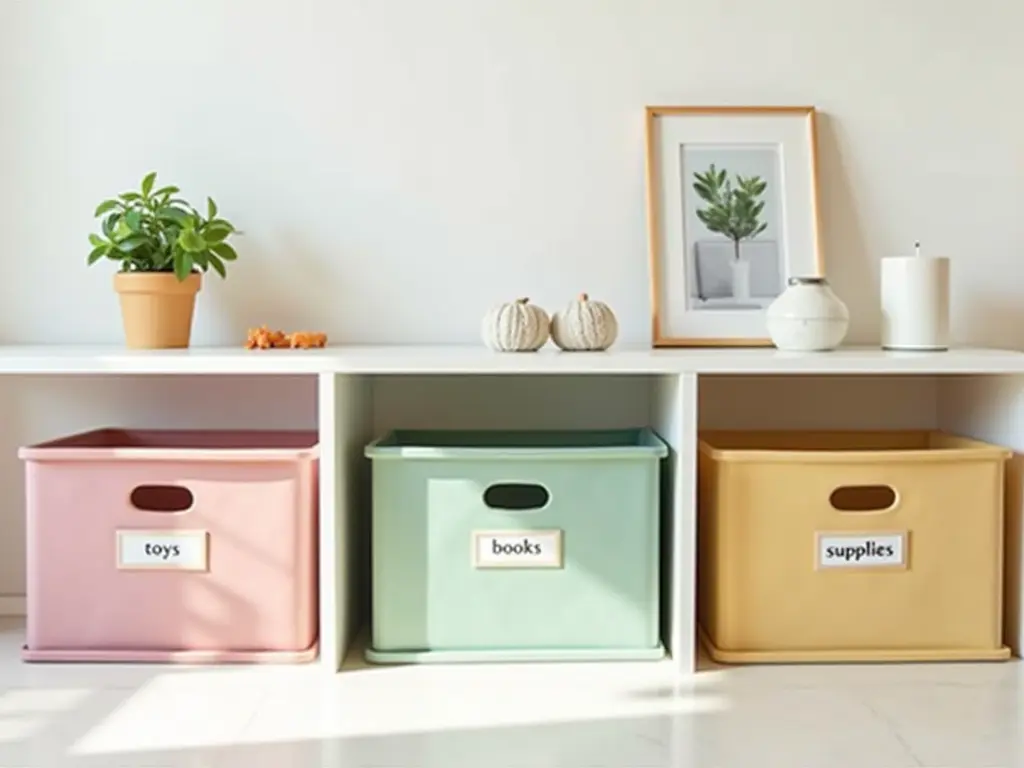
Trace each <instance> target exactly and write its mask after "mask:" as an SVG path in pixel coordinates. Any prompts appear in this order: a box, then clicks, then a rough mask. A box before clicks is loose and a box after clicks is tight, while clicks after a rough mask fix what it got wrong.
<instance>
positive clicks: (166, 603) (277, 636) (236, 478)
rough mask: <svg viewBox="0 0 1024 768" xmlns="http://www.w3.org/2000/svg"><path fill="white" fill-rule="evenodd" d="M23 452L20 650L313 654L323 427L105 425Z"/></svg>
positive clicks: (201, 656) (295, 658) (147, 655)
mask: <svg viewBox="0 0 1024 768" xmlns="http://www.w3.org/2000/svg"><path fill="white" fill-rule="evenodd" d="M18 455H19V457H20V458H22V459H24V460H25V478H26V497H27V530H28V542H27V544H28V547H27V562H28V573H27V577H28V589H27V592H28V595H27V598H28V616H27V642H26V646H25V648H24V651H23V658H25V659H26V660H28V661H141V662H158V661H180V662H186V663H198V662H232V661H237V662H299V661H308V660H310V659H312V658H314V657H315V656H316V653H317V645H316V644H317V594H316V584H317V574H316V570H317V556H316V553H317V500H318V494H317V487H318V482H317V481H318V455H319V446H318V443H317V435H316V433H315V432H256V431H233V432H218V431H130V430H120V429H102V430H96V431H93V432H86V433H83V434H78V435H74V436H72V437H67V438H64V439H61V440H54V441H52V442H47V443H42V444H39V445H34V446H30V447H26V448H22V449H21V450H20V451H19V453H18Z"/></svg>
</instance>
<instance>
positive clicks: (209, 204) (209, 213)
mask: <svg viewBox="0 0 1024 768" xmlns="http://www.w3.org/2000/svg"><path fill="white" fill-rule="evenodd" d="M216 216H217V204H216V203H215V202H213V198H212V197H208V198H206V218H208V219H212V218H215V217H216Z"/></svg>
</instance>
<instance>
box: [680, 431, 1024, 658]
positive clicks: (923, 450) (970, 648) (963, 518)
mask: <svg viewBox="0 0 1024 768" xmlns="http://www.w3.org/2000/svg"><path fill="white" fill-rule="evenodd" d="M1009 456H1010V452H1009V451H1008V450H1006V449H1004V448H1001V447H997V446H993V445H988V444H986V443H982V442H978V441H976V440H969V439H966V438H962V437H956V436H953V435H948V434H943V433H939V432H873V433H868V432H708V433H703V434H701V436H700V459H699V461H700V464H699V486H698V506H699V522H698V540H699V554H698V569H699V578H698V589H699V597H698V606H699V610H698V613H699V622H700V629H701V635H702V638H703V641H704V644H705V645H706V647H707V648H708V651H709V653H710V654H711V656H712V658H714V659H715V660H716V661H721V662H725V663H763V662H801V661H810V662H814V661H817V662H839V661H953V660H956V661H966V660H999V659H1006V658H1009V655H1010V651H1009V649H1008V648H1007V647H1006V646H1004V645H1003V642H1002V615H1003V605H1002V599H1003V597H1002V585H1003V473H1004V467H1005V462H1006V460H1007V459H1008V458H1009Z"/></svg>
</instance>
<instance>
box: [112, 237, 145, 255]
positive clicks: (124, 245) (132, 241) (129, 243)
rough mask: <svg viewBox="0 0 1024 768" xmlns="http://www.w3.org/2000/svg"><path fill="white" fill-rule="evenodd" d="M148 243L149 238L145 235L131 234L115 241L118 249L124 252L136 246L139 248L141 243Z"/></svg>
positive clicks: (130, 250)
mask: <svg viewBox="0 0 1024 768" xmlns="http://www.w3.org/2000/svg"><path fill="white" fill-rule="evenodd" d="M147 243H149V238H148V237H146V236H145V235H131V236H130V237H126V238H125V239H124V240H119V241H118V242H117V247H118V250H120V251H122V252H124V253H131V252H132V251H134V250H135V249H137V248H141V247H142V246H143V245H146V244H147Z"/></svg>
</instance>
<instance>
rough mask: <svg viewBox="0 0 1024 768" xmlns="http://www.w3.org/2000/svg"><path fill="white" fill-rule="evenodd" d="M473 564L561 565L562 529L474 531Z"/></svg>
mask: <svg viewBox="0 0 1024 768" xmlns="http://www.w3.org/2000/svg"><path fill="white" fill-rule="evenodd" d="M473 567H474V568H561V567H562V532H561V531H560V530H553V531H473Z"/></svg>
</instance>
